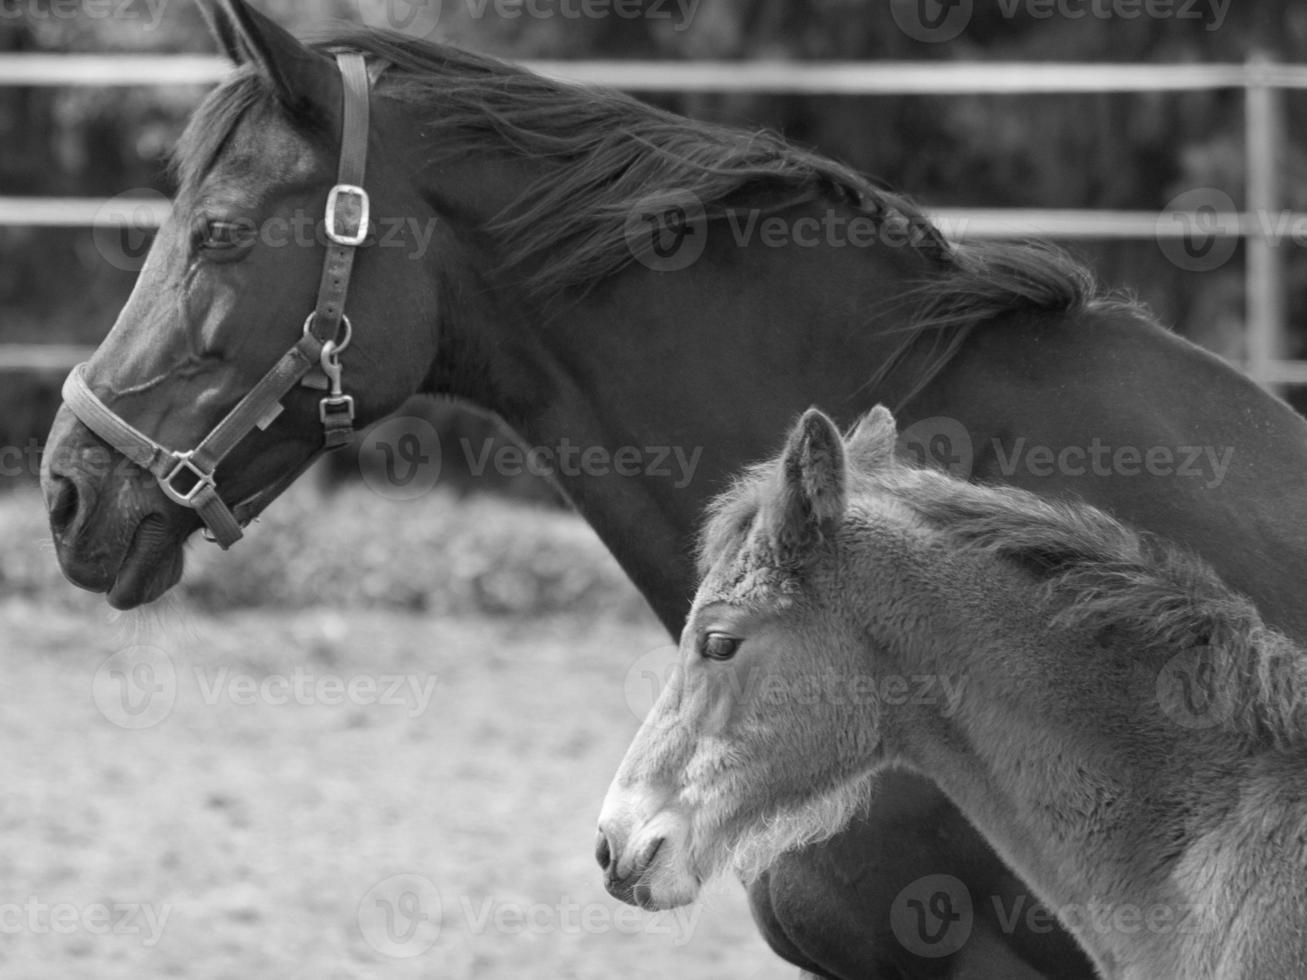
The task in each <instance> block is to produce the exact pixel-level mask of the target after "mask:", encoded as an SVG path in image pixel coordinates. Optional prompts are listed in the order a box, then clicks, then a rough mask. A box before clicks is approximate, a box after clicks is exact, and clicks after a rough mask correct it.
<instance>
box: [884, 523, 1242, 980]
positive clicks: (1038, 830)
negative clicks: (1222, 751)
mask: <svg viewBox="0 0 1307 980" xmlns="http://www.w3.org/2000/svg"><path fill="white" fill-rule="evenodd" d="M920 544H921V542H920V541H917V542H915V543H914V544H913V545H909V546H904V544H903V542H901V541H898V542H890V543H888V544H887V543H886V542H878V543H877V544H876V545H875V546H874V547H875V550H876V551H877V552H879V554H880V555H881V556H884V557H876V556H869V559H870V560H869V561H868V562H867V565H864V567H867V566H868V565H869V566H871V567H877V565H878V566H879V575H878V576H877V580H876V581H875V582H868V583H864V585H865V587H864V588H862V589H860V590H859V594H860V595H865V596H871V597H875V600H876V601H875V604H876V608H877V609H878V610H892V611H894V614H895V615H896V618H897V621H898V622H904V621H906V622H910V623H912V624H913V626H912V627H911V628H910V629H909V631H908V633H909V634H911V635H904V634H902V633H900V634H899V635H891V633H890V630H889V628H888V625H887V623H888V621H878V620H877V615H878V613H877V612H875V611H872V612H871V613H870V614H869V616H868V622H869V629H870V632H871V635H872V642H873V653H872V656H873V659H874V660H875V661H876V663H877V668H876V669H877V672H878V673H879V674H881V675H882V676H881V679H882V680H884V678H885V677H886V676H888V675H890V674H899V675H906V676H908V677H909V678H912V679H920V678H935V679H936V680H937V683H936V684H935V687H936V689H937V690H944V689H952V690H953V691H955V692H960V697H959V698H956V699H954V700H953V701H952V702H951V703H950V702H946V701H939V700H937V701H936V702H935V703H934V704H932V705H928V706H922V707H915V708H911V709H908V708H895V707H890V706H882V709H881V715H882V737H883V740H884V746H885V750H886V752H887V755H888V758H889V759H890V760H891V761H897V762H900V763H902V764H905V765H907V766H909V767H910V768H913V769H916V770H918V771H920V772H921V773H922V774H923V775H925V776H927V777H929V778H931V779H932V780H934V781H935V782H937V783H938V784H939V786H940V787H941V789H943V790H944V791H945V792H946V793H947V794H948V795H949V796H950V797H952V798H953V800H954V802H955V803H956V804H957V805H958V807H959V809H961V810H962V811H963V813H965V814H966V815H967V817H968V818H969V819H971V820H972V821H973V822H974V823H975V824H976V826H977V827H978V828H979V829H980V830H981V832H982V833H983V834H984V835H985V836H986V837H987V838H988V839H989V841H990V843H991V844H992V845H993V846H994V847H995V849H996V850H997V851H998V853H999V854H1000V855H1001V856H1003V858H1004V859H1005V860H1006V861H1007V862H1008V863H1009V864H1010V865H1011V866H1012V867H1013V868H1014V869H1015V870H1016V871H1017V872H1018V873H1019V874H1020V875H1021V876H1022V877H1023V878H1024V879H1025V880H1026V881H1028V882H1029V883H1030V884H1031V885H1032V886H1033V887H1034V888H1035V889H1036V891H1037V892H1038V893H1039V894H1040V895H1041V897H1042V898H1043V900H1044V902H1045V903H1046V904H1047V905H1048V906H1049V908H1050V910H1051V911H1052V912H1053V913H1054V914H1057V915H1059V916H1060V917H1061V918H1062V919H1063V921H1064V922H1065V923H1066V924H1067V925H1068V927H1069V928H1071V930H1072V931H1073V932H1074V933H1076V934H1077V935H1078V937H1079V938H1080V939H1081V941H1082V942H1084V943H1085V944H1086V946H1087V947H1088V948H1089V951H1090V952H1091V954H1092V955H1094V956H1095V957H1096V959H1097V961H1098V962H1099V963H1100V965H1103V966H1104V967H1105V969H1107V972H1108V975H1110V976H1117V975H1122V976H1132V977H1133V976H1135V975H1136V973H1135V972H1133V971H1134V970H1136V969H1137V968H1138V964H1139V963H1140V962H1143V960H1141V959H1140V957H1141V956H1142V957H1143V958H1144V960H1146V961H1147V963H1148V964H1150V965H1149V966H1148V967H1147V969H1155V970H1161V971H1162V972H1158V973H1156V974H1155V975H1156V976H1168V975H1171V974H1170V972H1169V971H1170V969H1171V966H1170V965H1167V964H1171V960H1170V957H1171V955H1172V953H1173V952H1174V950H1175V948H1176V947H1175V946H1174V943H1175V936H1174V935H1171V936H1169V937H1165V938H1163V940H1162V943H1161V945H1160V946H1159V948H1158V949H1157V950H1152V951H1150V950H1146V949H1143V947H1146V946H1147V944H1148V942H1149V941H1150V939H1156V937H1147V936H1145V937H1143V942H1142V943H1141V936H1140V935H1138V934H1137V933H1138V931H1139V930H1134V931H1128V930H1126V929H1125V928H1124V927H1122V928H1118V929H1116V930H1115V931H1114V930H1113V929H1112V927H1111V922H1112V921H1113V919H1112V917H1113V916H1123V915H1124V916H1133V917H1147V916H1149V915H1150V914H1153V915H1163V914H1173V915H1175V916H1177V917H1180V916H1183V915H1185V914H1187V913H1188V912H1191V911H1193V910H1194V908H1195V899H1194V897H1193V896H1186V895H1185V894H1184V893H1183V892H1182V890H1181V889H1180V887H1178V886H1177V884H1176V880H1175V877H1174V876H1172V875H1171V871H1172V870H1173V869H1172V866H1171V861H1172V859H1174V858H1176V857H1177V856H1178V855H1179V853H1180V852H1181V851H1183V849H1184V848H1185V846H1186V845H1187V844H1188V843H1189V842H1188V841H1186V840H1185V839H1184V838H1185V835H1186V834H1187V833H1189V832H1190V831H1191V827H1190V824H1189V823H1187V822H1186V818H1185V814H1189V815H1190V816H1192V812H1191V811H1192V804H1193V800H1192V798H1191V797H1192V796H1193V795H1194V793H1193V789H1192V786H1193V781H1194V780H1195V779H1197V780H1203V779H1204V772H1203V770H1204V768H1207V769H1209V770H1211V778H1212V779H1213V780H1215V779H1218V778H1221V776H1222V775H1223V776H1225V777H1226V778H1229V776H1230V775H1231V774H1230V773H1229V772H1225V771H1222V772H1220V774H1219V775H1218V769H1223V767H1218V766H1216V765H1215V764H1214V763H1213V762H1212V757H1213V753H1212V752H1211V751H1206V752H1196V751H1194V750H1193V748H1192V743H1193V741H1194V739H1195V733H1194V732H1192V731H1188V730H1186V729H1185V728H1184V727H1182V726H1181V725H1180V724H1177V723H1176V722H1175V721H1174V720H1173V719H1171V718H1168V717H1167V716H1166V715H1165V714H1164V713H1163V712H1162V711H1161V710H1159V707H1158V702H1157V699H1156V690H1157V680H1156V678H1157V672H1158V669H1159V663H1158V657H1159V656H1160V655H1150V654H1148V653H1147V652H1146V651H1141V650H1140V649H1138V647H1137V646H1136V645H1132V644H1130V643H1128V642H1127V643H1123V642H1120V641H1118V640H1113V639H1103V638H1101V637H1098V636H1095V635H1094V634H1093V633H1091V632H1089V631H1087V630H1077V629H1075V628H1066V629H1059V628H1054V627H1051V626H1050V625H1049V622H1050V620H1052V619H1053V617H1054V615H1055V613H1056V611H1057V610H1056V608H1054V604H1053V601H1052V600H1050V599H1049V598H1048V597H1047V596H1046V594H1045V592H1044V590H1043V589H1042V588H1041V587H1040V583H1039V582H1037V581H1035V580H1034V579H1033V577H1031V576H1029V575H1027V574H1026V573H1025V572H1023V571H1022V570H1020V569H1017V568H1015V567H1011V566H1008V565H1007V564H1005V563H1002V562H1000V561H999V560H997V559H995V558H993V557H990V556H982V555H979V554H967V553H965V552H961V553H959V552H958V551H957V550H956V549H951V548H949V547H947V546H944V545H941V544H940V543H939V542H932V543H930V544H928V545H926V546H925V547H924V548H923V547H920ZM905 609H907V610H914V612H912V613H910V614H909V615H908V616H907V617H906V619H905V617H904V615H903V612H904V610H905ZM913 631H915V632H913ZM942 679H947V681H948V683H947V684H943V683H938V681H940V680H942ZM885 689H887V688H886V687H885V686H884V685H881V690H885ZM945 709H947V710H945ZM1207 744H1208V746H1209V748H1210V743H1207ZM1218 757H1219V753H1218ZM1208 804H1210V799H1208V800H1205V801H1204V805H1208ZM1168 848H1170V850H1168ZM990 900H991V901H994V902H1000V901H1001V900H1000V899H999V898H997V897H993V898H991V899H990ZM995 911H997V912H1000V913H1002V914H1003V915H1006V916H1009V917H1010V916H1013V915H1027V914H1030V912H1031V910H1029V909H1020V908H1015V907H1012V908H1007V907H1004V908H1001V909H996V910H995ZM1104 916H1107V917H1108V923H1109V926H1108V928H1107V929H1104V928H1102V927H1101V925H1100V924H1099V923H1100V920H1101V919H1102V918H1103V917H1104ZM1141 949H1142V950H1143V951H1142V952H1141ZM1154 954H1155V955H1154ZM1131 961H1133V963H1134V966H1133V967H1130V968H1129V969H1127V965H1128V964H1129V963H1130V962H1131ZM1118 970H1120V971H1121V972H1120V973H1119V974H1118V972H1117V971H1118Z"/></svg>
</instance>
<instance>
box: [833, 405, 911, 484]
mask: <svg viewBox="0 0 1307 980" xmlns="http://www.w3.org/2000/svg"><path fill="white" fill-rule="evenodd" d="M898 436H899V432H898V426H897V425H896V424H895V422H894V416H893V415H892V414H891V413H890V410H889V409H888V408H886V407H885V406H884V405H877V406H876V407H875V408H873V409H872V410H871V411H870V412H868V413H867V414H866V415H864V416H863V417H862V418H860V419H858V421H857V423H856V424H855V425H854V426H853V431H852V432H850V433H849V436H848V438H847V439H846V440H845V444H844V448H845V450H846V451H847V452H848V455H849V460H850V461H851V462H852V463H853V465H854V466H856V467H858V468H860V469H868V470H874V469H879V468H881V467H883V466H888V465H890V464H891V463H893V462H894V450H895V444H896V441H897V440H898Z"/></svg>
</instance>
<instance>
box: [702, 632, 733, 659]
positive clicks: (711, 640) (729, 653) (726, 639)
mask: <svg viewBox="0 0 1307 980" xmlns="http://www.w3.org/2000/svg"><path fill="white" fill-rule="evenodd" d="M743 642H744V641H743V640H741V639H740V638H739V637H738V636H729V635H727V634H726V633H705V634H704V637H703V639H702V640H701V641H700V643H699V655H700V656H702V657H703V658H704V659H706V660H730V659H731V658H732V657H733V656H735V652H736V651H737V650H739V649H740V644H741V643H743Z"/></svg>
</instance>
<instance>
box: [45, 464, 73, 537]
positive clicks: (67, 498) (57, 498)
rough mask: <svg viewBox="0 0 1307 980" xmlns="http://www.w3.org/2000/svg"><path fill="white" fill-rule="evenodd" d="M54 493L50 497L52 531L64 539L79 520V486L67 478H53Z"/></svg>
mask: <svg viewBox="0 0 1307 980" xmlns="http://www.w3.org/2000/svg"><path fill="white" fill-rule="evenodd" d="M50 482H51V483H52V484H53V489H54V492H53V494H52V495H51V497H50V529H51V530H52V531H54V533H55V536H56V537H63V536H64V535H65V534H66V533H67V532H68V529H69V528H70V527H71V526H72V524H73V521H75V520H76V519H77V505H78V495H77V484H75V483H74V482H73V481H72V480H70V479H68V477H66V476H51V477H50Z"/></svg>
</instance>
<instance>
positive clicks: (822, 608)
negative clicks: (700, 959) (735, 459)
mask: <svg viewBox="0 0 1307 980" xmlns="http://www.w3.org/2000/svg"><path fill="white" fill-rule="evenodd" d="M894 442H895V429H894V420H893V418H892V417H891V416H890V414H889V412H888V411H886V410H885V409H883V408H878V409H876V410H875V411H873V412H872V413H871V414H870V415H868V416H867V417H866V418H865V419H864V420H863V421H862V422H861V423H860V425H859V426H858V427H857V429H856V430H855V431H854V432H853V434H852V435H851V436H850V437H849V438H848V440H847V441H845V440H844V439H842V438H841V436H840V434H839V432H838V431H837V430H836V428H835V426H834V424H833V423H832V422H831V421H830V420H829V419H828V418H827V417H826V416H825V415H822V414H821V413H820V412H818V411H816V410H810V411H809V412H808V413H807V414H806V415H804V417H803V418H802V420H801V421H800V422H799V423H798V424H797V425H796V426H795V428H794V429H793V431H792V432H791V433H790V436H789V440H788V442H787V443H786V446H785V449H784V451H783V452H782V453H781V455H780V456H779V457H778V458H777V459H776V460H774V461H772V462H770V463H767V464H764V465H762V466H759V467H756V468H754V469H752V470H750V471H748V472H747V473H746V474H745V475H744V476H743V477H742V478H741V479H740V480H739V481H738V482H737V484H736V486H735V487H734V488H733V489H732V490H731V491H730V492H728V493H727V494H726V495H724V496H723V497H722V498H721V499H719V500H718V501H717V503H716V504H715V505H714V509H713V511H712V514H711V517H710V520H709V522H708V525H707V527H706V530H705V532H704V537H703V543H702V548H701V556H700V557H701V561H700V564H701V569H700V570H701V572H702V573H704V578H703V581H702V584H701V585H700V588H699V591H698V594H697V595H696V597H695V601H694V606H693V609H692V611H691V613H690V617H689V620H688V621H687V623H686V626H685V630H684V632H683V633H682V636H681V644H680V655H679V663H678V666H677V669H676V671H675V674H674V675H673V677H672V678H671V679H670V680H669V682H668V684H667V686H666V688H665V689H664V691H663V693H662V696H661V698H660V699H659V701H658V703H657V704H656V705H655V706H654V708H653V710H652V711H651V713H650V714H649V717H648V718H647V719H646V720H645V723H644V726H643V727H642V728H641V730H640V732H639V734H638V735H637V737H636V739H635V742H634V743H633V744H632V746H631V748H630V750H629V751H628V753H627V756H626V759H625V760H624V761H623V763H622V766H621V769H620V771H619V772H618V774H617V777H616V778H615V779H614V781H613V784H612V787H611V788H610V789H609V792H608V798H607V800H606V801H605V803H604V808H603V813H602V815H601V818H600V825H599V828H600V837H599V843H598V854H597V856H598V859H599V862H600V864H601V865H602V866H603V867H604V870H605V872H606V878H607V883H608V888H609V890H610V891H612V892H613V894H614V895H616V896H617V897H619V898H622V899H624V900H626V901H634V902H636V903H638V904H640V905H643V906H645V907H647V908H667V907H671V906H676V905H680V904H684V903H686V902H689V901H692V900H693V899H694V898H695V897H696V895H697V893H698V890H699V886H700V885H701V884H702V883H703V882H704V881H705V880H707V879H708V878H709V877H711V876H712V875H713V874H714V873H715V872H716V871H718V870H720V869H721V868H723V867H724V866H725V865H727V864H731V863H734V864H735V865H736V867H737V869H739V870H741V871H743V872H745V873H746V874H747V873H748V871H749V870H750V869H752V868H760V867H765V866H766V864H767V863H769V861H770V859H771V858H772V857H774V856H775V855H776V854H778V853H779V852H780V851H782V850H785V849H787V848H789V847H792V846H796V845H798V844H800V843H803V842H806V841H810V840H815V839H818V838H820V837H823V836H826V835H829V834H831V833H834V832H835V831H836V830H838V829H839V828H840V827H842V826H843V824H844V823H846V822H847V821H848V819H849V818H850V817H851V816H852V815H853V812H854V811H855V810H856V809H857V807H858V806H859V805H860V803H861V801H862V798H863V797H864V795H865V792H866V785H867V781H866V780H865V779H862V778H859V777H861V776H862V775H863V774H865V773H867V772H868V770H869V766H870V765H871V764H873V763H874V762H875V760H876V756H877V751H878V742H879V731H878V729H879V725H878V711H879V708H878V703H877V701H878V699H877V692H876V683H875V680H874V677H873V675H872V673H871V671H870V669H869V664H868V663H867V658H866V653H865V651H866V644H867V639H866V637H865V636H864V635H862V630H861V628H860V624H859V623H858V621H857V616H856V614H855V613H854V609H855V604H851V603H843V602H841V590H842V587H843V588H845V589H847V586H842V579H843V577H844V576H843V574H842V573H843V571H844V569H845V561H846V557H847V549H846V547H845V542H844V538H845V537H846V534H847V529H846V528H845V525H846V522H847V521H848V520H854V519H856V520H857V521H858V522H859V523H862V522H865V521H867V520H874V521H876V522H877V523H882V522H883V523H889V524H894V525H898V526H901V527H902V528H904V529H905V531H906V529H909V528H911V527H913V526H914V524H915V518H914V516H913V515H912V514H911V512H910V510H909V509H908V508H907V507H906V506H905V505H903V504H901V503H900V502H899V501H897V500H894V499H892V498H891V497H889V496H887V495H871V496H867V495H861V494H860V495H859V503H858V508H857V516H856V518H853V517H852V515H846V502H847V499H848V483H849V481H850V480H854V481H858V482H862V481H870V480H874V479H876V474H877V473H878V472H881V473H884V472H886V471H893V472H896V473H899V474H902V475H910V473H911V472H914V471H909V470H908V468H907V467H905V466H903V465H901V464H900V463H898V462H896V461H895V459H894ZM846 460H847V461H848V462H850V463H856V465H855V466H846Z"/></svg>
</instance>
